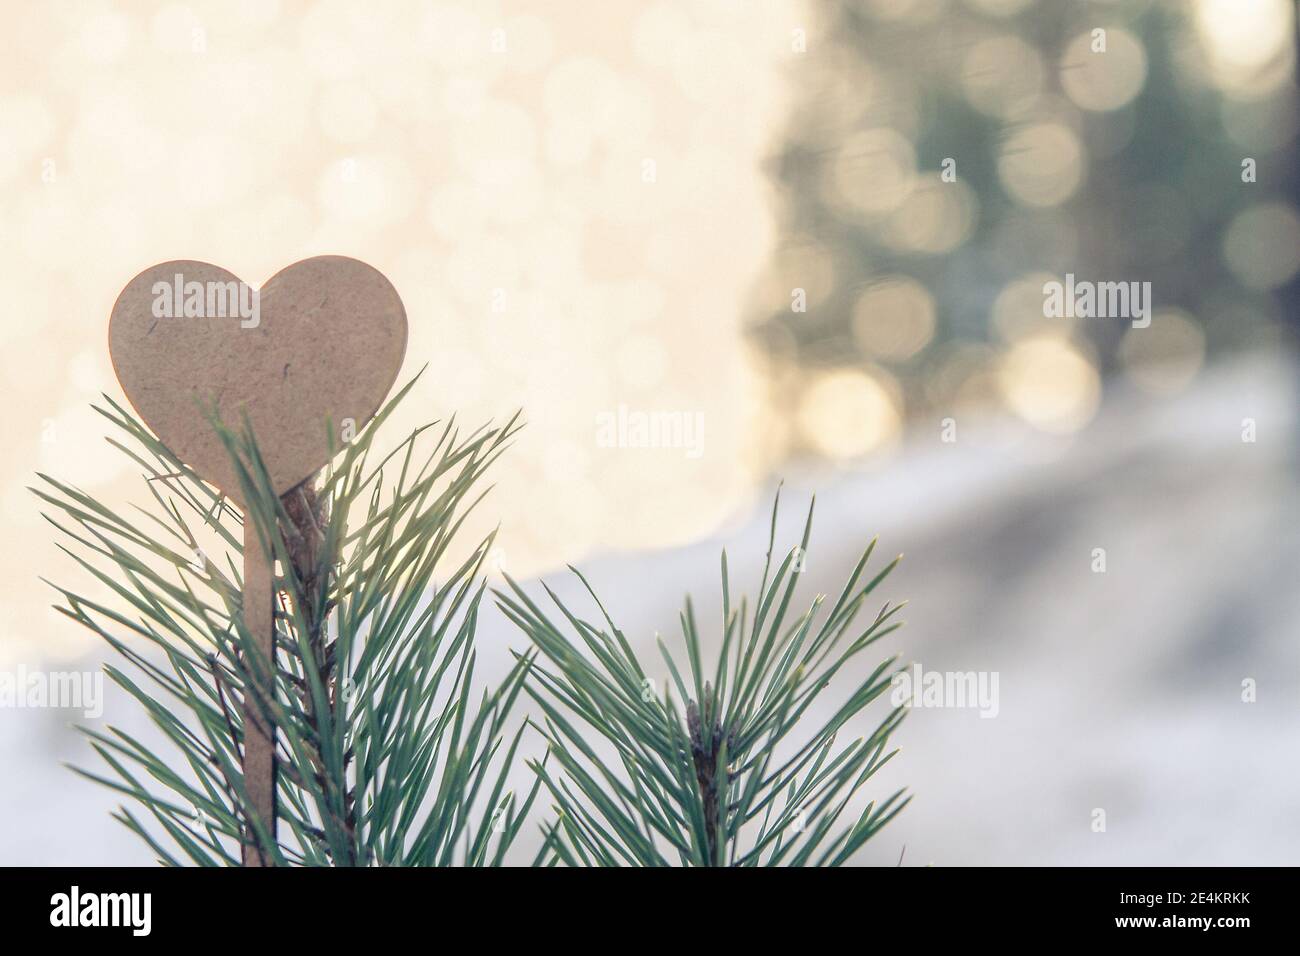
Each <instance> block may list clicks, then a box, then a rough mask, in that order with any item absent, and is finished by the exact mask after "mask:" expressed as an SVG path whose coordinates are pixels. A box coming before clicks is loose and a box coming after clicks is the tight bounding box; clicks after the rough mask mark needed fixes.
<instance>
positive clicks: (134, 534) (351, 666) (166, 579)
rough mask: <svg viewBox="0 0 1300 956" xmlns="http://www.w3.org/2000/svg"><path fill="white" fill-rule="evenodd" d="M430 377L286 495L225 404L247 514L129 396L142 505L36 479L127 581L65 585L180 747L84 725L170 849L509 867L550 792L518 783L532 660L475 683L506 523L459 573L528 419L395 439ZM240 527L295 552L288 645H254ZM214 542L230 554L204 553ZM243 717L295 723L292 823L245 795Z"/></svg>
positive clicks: (232, 855)
mask: <svg viewBox="0 0 1300 956" xmlns="http://www.w3.org/2000/svg"><path fill="white" fill-rule="evenodd" d="M413 384H414V383H413V382H412V383H410V384H408V385H407V386H405V387H404V388H403V389H402V390H401V392H400V393H399V394H398V395H397V396H396V397H395V398H394V399H393V400H392V401H391V402H389V404H388V405H387V406H386V407H385V408H384V409H383V410H382V411H381V412H380V413H379V414H378V415H376V417H375V418H374V420H372V422H371V423H370V425H369V426H368V427H367V428H366V429H365V430H364V431H363V432H362V433H361V434H360V435H358V436H357V437H356V438H355V439H354V440H353V441H352V442H350V443H349V444H348V445H346V446H345V447H342V448H338V449H337V454H336V455H335V456H334V458H333V463H332V465H331V466H330V468H329V469H328V470H327V471H326V472H325V473H324V474H323V475H322V476H321V478H320V480H319V481H318V482H317V483H315V484H307V485H303V486H300V487H299V488H298V489H295V490H293V491H291V492H290V493H289V494H288V495H286V496H285V497H284V498H283V499H281V498H280V497H279V496H278V495H276V494H275V493H274V490H273V489H272V487H271V483H270V478H269V476H268V474H267V472H266V469H265V466H264V465H263V464H262V460H261V456H260V454H259V452H258V449H257V445H256V441H255V436H253V435H252V433H251V430H250V429H249V428H248V426H247V423H246V422H245V423H244V424H243V427H242V428H235V427H231V426H227V425H224V424H221V423H216V422H214V427H217V428H218V429H219V433H220V434H221V437H222V439H223V441H224V442H225V443H226V446H227V449H228V450H229V451H230V453H231V455H232V460H233V461H235V462H236V463H237V464H238V470H239V479H240V485H241V497H242V499H243V500H245V501H247V502H249V504H248V507H247V508H246V509H244V512H243V513H240V512H239V511H237V510H236V509H234V508H232V507H231V506H230V505H229V503H228V502H226V501H225V500H224V499H223V498H222V496H221V495H220V494H218V493H217V492H216V491H215V490H214V489H212V488H211V487H209V486H207V485H205V484H204V483H203V482H202V481H201V480H200V479H199V478H198V476H197V475H195V474H194V473H193V472H192V471H191V470H189V469H188V468H187V467H186V466H185V465H184V464H183V463H182V462H180V461H178V460H177V459H176V458H175V457H174V456H173V455H172V454H171V453H170V452H169V451H168V450H167V449H166V448H165V447H164V446H162V445H161V444H160V443H159V442H158V441H157V440H156V439H154V438H153V436H152V435H151V434H150V433H149V432H148V430H147V429H145V428H144V427H143V425H141V424H140V422H138V421H137V420H136V419H135V418H134V417H133V416H131V415H130V414H129V413H128V412H126V411H125V410H124V409H123V408H122V407H121V406H119V405H117V404H116V403H114V402H113V401H112V400H111V399H106V402H107V404H106V406H105V407H103V408H100V409H98V410H99V411H100V412H101V413H102V414H103V415H104V416H105V417H106V418H107V419H108V420H109V421H110V422H111V423H112V424H113V425H114V427H115V428H116V429H117V430H118V431H119V433H120V434H121V435H122V438H121V439H120V440H117V439H110V441H111V442H112V443H113V444H114V445H115V447H117V448H118V449H119V450H121V451H122V453H123V454H125V455H127V456H128V457H129V458H130V459H131V460H132V461H133V462H134V463H135V464H136V465H137V466H139V467H140V468H141V469H142V470H143V472H144V478H145V481H146V484H147V486H148V488H149V490H150V493H151V497H152V499H153V502H154V507H153V508H151V509H147V510H141V511H140V514H142V515H143V516H144V517H145V518H146V519H147V522H146V523H141V522H139V521H133V520H132V519H131V518H129V517H127V516H126V515H124V514H122V513H119V511H118V510H117V509H114V508H113V507H110V506H109V505H107V504H105V503H103V502H100V501H97V500H95V499H94V498H92V497H91V496H89V495H86V494H84V493H83V492H80V491H78V490H77V489H75V488H73V487H71V486H69V485H67V484H65V483H62V482H60V481H58V480H57V479H55V478H51V477H48V476H44V475H42V476H40V477H41V487H39V488H37V489H33V491H34V492H35V494H36V495H37V496H38V497H39V498H40V499H41V500H42V501H43V502H44V504H45V505H46V506H47V509H48V512H49V513H47V514H46V518H47V519H48V520H49V521H50V522H51V523H52V524H53V525H54V527H55V528H57V529H58V532H59V533H60V535H61V536H63V537H64V539H65V540H66V542H67V545H66V547H64V550H65V552H66V553H68V554H69V555H70V556H71V557H72V558H73V560H74V561H75V562H76V563H77V564H78V565H80V566H81V567H82V568H83V570H85V571H86V572H87V573H89V574H90V575H91V576H92V578H93V579H94V580H96V581H97V582H99V584H100V585H101V587H103V588H104V589H106V590H107V592H108V593H109V594H110V595H111V598H110V599H106V600H104V601H102V602H101V601H96V600H94V599H92V598H89V597H86V596H82V595H79V594H78V593H76V592H74V591H72V590H69V589H66V588H60V587H57V586H56V590H58V591H59V593H60V595H61V597H62V600H63V604H62V606H60V607H59V610H60V611H61V612H62V613H64V614H65V615H67V616H68V617H69V618H71V619H72V620H74V621H77V622H78V623H79V624H81V625H82V626H85V627H87V628H89V629H91V630H92V631H94V632H95V633H96V634H97V635H99V636H100V637H101V638H103V639H104V640H105V641H106V642H107V643H108V644H109V645H110V646H111V647H112V648H113V649H114V650H115V652H116V653H117V654H118V655H119V656H120V657H121V658H122V660H123V664H124V666H123V667H122V668H118V667H116V666H109V667H107V668H106V669H107V672H108V674H109V677H110V679H111V680H113V681H114V682H115V683H117V684H118V685H119V686H121V687H122V688H123V689H124V690H125V691H126V693H128V694H129V695H130V696H131V697H133V698H134V699H135V700H136V702H137V703H138V704H139V705H140V706H141V707H142V708H143V709H144V710H145V712H146V713H147V714H148V716H149V717H150V718H151V720H152V721H153V723H154V725H155V727H156V728H157V730H158V731H159V733H160V734H161V736H162V738H163V739H164V741H165V743H166V745H167V746H168V747H169V749H170V750H171V751H172V752H171V753H166V754H164V753H158V752H155V751H154V750H153V749H151V748H150V747H149V746H146V745H145V744H143V743H141V742H139V741H137V740H135V739H133V738H132V737H130V736H128V735H126V734H125V733H123V732H122V731H120V730H117V729H116V728H112V727H110V728H108V732H107V733H104V732H101V731H99V730H93V729H89V728H86V729H85V733H86V735H87V737H88V738H89V740H90V741H91V745H92V747H93V748H94V749H95V750H96V752H97V753H98V754H99V755H100V757H101V758H102V759H103V760H104V762H105V763H106V765H107V767H108V773H106V774H100V773H92V772H90V771H87V770H79V771H78V772H79V773H81V774H82V775H84V776H87V777H89V778H91V779H93V780H96V781H98V782H100V783H103V784H104V785H106V786H109V787H111V788H113V789H114V790H116V791H117V792H119V793H122V794H123V795H124V796H126V797H128V798H129V799H130V800H132V801H133V802H136V803H138V804H140V805H141V806H142V807H143V808H144V809H145V811H146V815H147V816H148V817H150V818H152V821H153V823H152V826H150V827H146V826H145V823H144V822H143V821H142V818H140V817H137V816H136V815H134V814H132V813H131V812H129V811H128V810H127V809H125V808H123V809H122V810H121V812H120V814H119V815H118V817H117V818H118V819H119V820H120V821H121V822H122V823H123V824H124V825H126V826H128V827H129V828H130V829H132V830H133V831H134V832H136V833H137V834H138V835H140V836H141V837H142V838H143V839H144V840H146V842H147V843H148V844H149V845H150V847H151V848H152V849H153V850H154V852H155V853H156V854H157V855H158V858H159V859H160V861H161V862H163V863H165V864H168V865H178V864H180V863H183V862H185V861H189V862H191V863H196V864H199V865H205V866H210V865H230V864H238V862H239V857H240V847H241V846H242V845H244V844H248V843H250V842H251V843H253V844H255V845H256V846H258V847H259V849H260V850H261V852H262V854H263V856H264V857H265V858H266V859H267V861H268V862H270V863H273V864H276V865H312V866H347V865H394V866H401V865H448V864H452V863H462V864H468V865H497V864H500V863H501V861H502V859H503V857H504V854H505V851H506V849H507V848H508V847H509V845H510V844H511V842H512V841H513V840H514V838H515V836H516V835H517V833H518V831H519V828H520V826H521V824H522V820H523V818H524V816H526V814H527V813H528V811H529V808H530V807H531V805H532V803H533V800H534V799H535V797H536V795H537V793H538V792H539V787H540V784H538V785H537V786H535V787H534V788H533V789H532V790H531V792H530V793H528V794H527V795H526V796H525V798H524V799H523V801H522V802H517V801H515V799H514V797H513V795H511V794H510V793H509V792H507V791H506V789H505V781H506V774H507V772H508V770H509V766H510V762H511V760H512V759H513V758H514V755H515V753H516V749H517V747H518V745H519V742H520V733H521V732H522V729H523V728H522V727H519V728H515V729H512V721H511V720H510V717H509V715H510V713H511V709H512V707H513V705H514V703H515V702H516V700H517V699H518V696H519V694H520V693H521V691H522V688H523V686H524V683H525V680H526V677H527V674H528V671H529V668H530V666H531V658H529V657H523V658H521V659H520V660H519V662H518V663H517V665H516V666H515V668H514V669H513V670H512V671H511V673H510V674H509V675H508V676H507V678H506V679H505V681H504V682H503V683H502V684H501V685H500V686H499V687H497V688H495V689H492V690H487V691H484V690H481V689H480V687H479V685H478V683H477V682H476V681H475V680H474V652H473V646H474V633H475V626H476V622H477V613H478V608H479V605H480V602H481V599H482V595H483V591H484V585H483V582H482V579H481V570H482V564H483V560H484V558H485V556H486V554H487V552H488V550H489V548H490V547H491V545H492V540H493V538H492V536H489V537H488V538H487V539H486V540H484V541H482V542H480V544H479V545H478V547H476V548H475V549H474V550H473V552H472V553H471V554H470V555H469V556H468V557H467V558H464V559H463V560H461V561H460V562H459V563H457V564H455V565H452V566H451V567H450V568H449V569H448V570H442V569H444V566H445V565H446V564H447V561H448V559H449V557H450V552H451V547H452V543H453V540H454V539H455V536H456V534H457V532H458V531H459V530H460V528H461V527H462V525H463V522H464V521H465V518H466V516H467V515H468V514H469V513H470V512H471V511H472V509H473V508H474V506H475V505H476V504H477V503H478V501H479V500H480V498H481V493H480V492H479V490H478V489H479V487H480V485H481V479H482V476H483V474H484V473H485V471H486V470H487V469H488V468H489V467H490V466H491V465H492V464H493V462H495V460H496V458H497V457H498V456H499V455H500V454H501V452H502V451H503V450H504V449H505V448H506V447H507V445H508V444H509V441H510V439H511V437H512V436H513V435H514V434H515V432H516V431H517V429H518V427H519V426H518V421H517V417H516V418H514V419H511V420H510V421H509V422H507V423H506V424H505V425H504V426H502V427H499V428H484V429H479V430H477V431H475V432H474V433H473V434H471V435H469V436H461V434H460V433H459V431H458V429H457V428H456V425H455V422H454V421H451V422H448V423H446V424H445V425H443V426H441V427H440V428H435V427H434V426H426V427H424V428H421V429H417V430H416V431H415V432H413V433H412V434H411V435H410V436H409V437H408V438H407V439H406V440H405V441H403V442H401V443H399V444H398V445H397V447H396V448H394V449H392V450H391V451H389V452H388V453H386V454H383V455H380V454H379V453H378V452H377V451H375V450H374V446H375V441H376V435H377V434H378V432H379V430H380V427H381V426H382V425H383V423H384V422H385V421H386V420H387V419H388V418H389V417H390V415H391V413H392V410H393V408H394V407H395V406H396V405H397V403H398V402H400V401H401V399H402V398H403V397H404V396H405V395H406V394H407V393H408V392H409V390H410V388H411V385H413ZM245 522H251V523H252V525H251V526H252V528H253V529H254V530H255V531H256V535H255V539H256V540H258V541H259V542H260V545H261V546H262V548H263V549H264V553H265V554H266V555H267V556H268V557H270V558H271V559H272V560H274V561H276V562H278V563H279V566H280V568H281V569H282V574H281V575H280V576H279V577H278V578H277V580H276V583H275V589H276V593H277V595H278V599H277V610H276V614H275V660H274V662H271V661H268V660H266V659H265V658H264V657H263V658H262V659H261V660H259V659H258V655H257V654H256V653H255V647H254V645H253V642H252V637H251V635H250V634H249V633H248V630H247V628H245V627H244V624H243V616H242V613H241V612H242V608H241V600H240V589H241V581H240V574H239V571H238V569H239V567H240V560H239V553H240V548H241V546H242V542H243V540H244V523H245ZM200 541H207V542H213V543H214V545H213V548H214V550H217V549H220V550H224V551H225V554H224V555H215V556H208V555H203V554H201V553H199V554H197V555H196V553H195V552H196V550H197V549H198V547H199V542H200ZM196 558H197V559H196ZM259 688H263V690H261V691H259ZM267 689H269V690H267ZM250 703H253V704H255V705H256V706H254V707H253V708H252V709H249V707H248V705H249V704H250ZM245 714H249V715H250V719H254V720H255V719H257V718H256V717H255V716H253V715H256V714H264V715H265V718H266V719H267V720H269V722H271V723H273V724H274V725H275V727H276V728H277V736H278V744H277V747H278V752H277V759H278V762H279V766H280V768H281V773H280V774H279V785H278V793H277V800H278V813H277V816H278V823H279V832H278V838H277V839H275V840H272V839H271V838H270V832H269V829H268V828H267V827H266V826H265V825H264V823H262V822H261V821H259V820H258V819H257V818H256V815H255V814H250V812H249V809H250V803H249V794H248V792H247V790H246V788H245V783H244V779H243V776H242V753H243V748H244V738H245V734H246V731H247V728H246V727H245V719H244V715H245ZM177 756H179V758H180V759H179V761H178V760H177Z"/></svg>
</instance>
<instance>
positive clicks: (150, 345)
mask: <svg viewBox="0 0 1300 956" xmlns="http://www.w3.org/2000/svg"><path fill="white" fill-rule="evenodd" d="M108 348H109V353H110V355H111V356H112V360H113V368H114V369H115V370H116V372H117V377H118V381H120V382H121V383H122V388H123V390H124V391H125V392H126V396H127V398H128V399H130V401H131V404H132V405H133V406H134V407H135V410H136V411H137V412H138V413H139V414H140V417H141V418H142V419H143V420H144V422H145V424H146V425H148V426H149V428H151V429H152V430H153V432H154V434H155V435H157V436H158V438H159V439H160V440H161V441H162V442H163V444H165V445H166V446H167V447H168V448H170V449H171V450H172V452H173V453H174V454H175V455H176V456H177V457H178V458H180V459H181V460H182V461H184V462H185V463H186V464H187V465H189V466H190V467H191V468H193V469H194V470H195V471H197V472H198V473H199V474H200V475H202V476H203V478H204V479H206V480H207V481H209V482H211V483H212V484H214V485H216V486H217V487H218V488H219V489H221V491H223V492H224V493H225V494H226V495H228V496H229V497H231V498H233V499H234V500H235V501H237V502H238V501H240V497H241V496H240V489H239V480H238V478H237V477H236V472H235V469H234V467H233V464H232V462H231V461H230V458H229V455H228V453H227V452H226V449H225V446H223V445H222V444H221V440H220V439H219V438H218V437H217V434H216V432H215V431H214V429H213V427H212V425H211V423H210V422H209V421H208V419H207V418H206V417H205V414H204V411H203V409H204V408H205V407H206V408H213V407H215V408H216V411H217V414H218V415H219V416H220V417H221V419H222V421H224V422H226V423H227V424H229V425H233V426H238V425H239V424H240V421H241V418H240V415H241V409H243V410H246V411H247V413H248V416H249V419H250V421H251V422H252V425H253V431H254V434H255V435H256V436H257V443H258V447H259V448H260V449H261V452H262V455H263V457H264V459H265V461H266V465H267V469H268V471H269V472H270V475H271V479H272V482H273V483H274V485H275V489H276V492H277V493H278V494H283V493H284V492H286V491H289V490H290V489H292V488H293V487H295V486H296V485H298V484H301V483H302V482H303V481H304V480H306V479H307V478H310V477H311V476H312V475H314V474H315V473H316V472H317V471H319V470H320V469H321V468H322V467H323V466H324V465H325V464H326V462H327V461H328V459H329V448H330V436H329V433H328V427H329V426H328V425H327V421H328V422H331V423H332V425H333V428H334V429H335V435H334V447H335V448H338V447H340V446H341V445H342V444H343V438H344V437H346V436H343V435H342V434H341V432H342V430H343V429H345V428H346V427H348V425H349V424H351V425H352V427H354V428H355V429H356V430H358V431H359V430H360V429H361V427H362V426H363V425H364V424H365V423H366V422H367V421H369V420H370V418H371V416H373V415H374V413H375V412H376V411H377V410H378V409H379V406H380V404H381V403H382V402H383V400H384V397H385V396H386V395H387V394H388V391H389V389H390V388H392V385H393V382H394V381H395V380H396V379H397V373H398V371H399V369H400V368H401V364H402V357H403V355H404V354H405V352H406V310H405V309H404V308H403V307H402V300H401V299H400V298H399V297H398V295H397V290H396V289H394V288H393V286H392V283H390V282H389V281H388V280H387V279H386V278H384V276H383V275H382V274H381V273H380V272H379V271H377V270H376V269H374V268H372V267H371V266H368V265H366V264H365V263H364V262H359V261H358V260H356V259H349V258H347V257H346V256H316V257H314V258H311V259H304V260H302V261H301V262H295V263H294V264H293V265H291V266H287V267H285V268H284V269H281V270H280V271H279V272H277V273H276V274H275V275H274V276H272V277H271V279H270V280H269V281H268V282H267V283H266V285H264V286H263V287H262V288H261V289H260V290H253V289H252V288H251V287H250V286H248V285H246V284H245V283H242V282H240V280H239V279H238V278H237V277H236V276H234V275H232V274H231V273H230V272H227V271H226V270H225V269H222V268H221V267H220V266H214V265H212V264H210V263H207V262H196V261H192V260H184V259H182V260H176V261H173V262H163V263H159V264H158V265H156V266H151V267H150V268H148V269H145V270H144V271H143V272H141V273H140V274H139V275H138V276H136V277H135V278H134V279H132V280H131V281H130V282H129V283H127V285H126V288H125V289H123V290H122V294H121V295H119V296H118V297H117V302H116V304H115V305H114V306H113V315H112V318H111V319H110V320H109V324H108ZM196 399H197V400H196Z"/></svg>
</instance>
